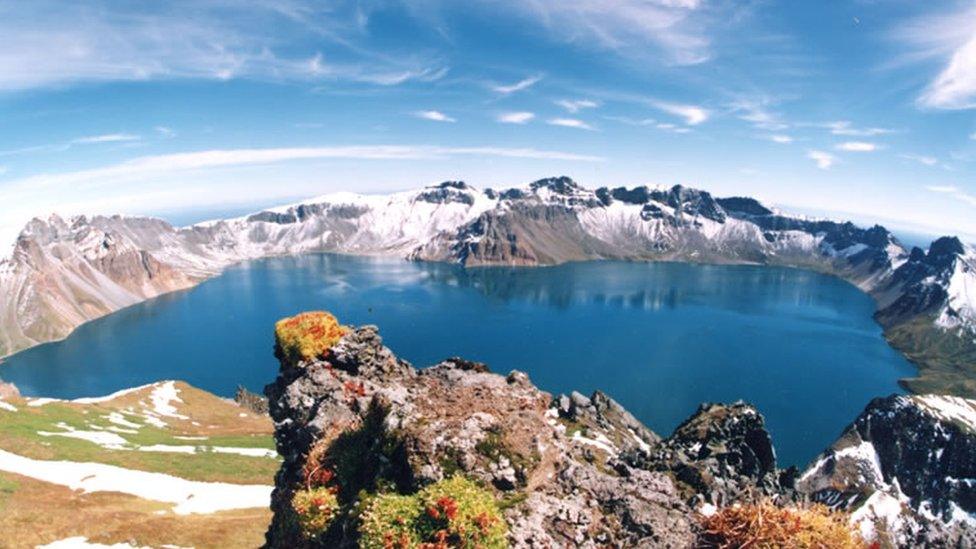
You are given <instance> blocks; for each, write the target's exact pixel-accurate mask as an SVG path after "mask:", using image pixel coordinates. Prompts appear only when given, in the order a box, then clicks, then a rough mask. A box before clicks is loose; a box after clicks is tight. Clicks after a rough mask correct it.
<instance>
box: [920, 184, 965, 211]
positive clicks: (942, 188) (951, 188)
mask: <svg viewBox="0 0 976 549" xmlns="http://www.w3.org/2000/svg"><path fill="white" fill-rule="evenodd" d="M925 190H927V191H929V192H933V193H939V194H945V195H949V196H951V197H952V198H954V199H955V200H960V201H962V202H965V203H967V204H969V205H970V206H974V207H976V195H972V194H969V193H967V192H965V191H963V190H962V189H960V188H959V187H956V186H955V185H929V186H927V187H925Z"/></svg>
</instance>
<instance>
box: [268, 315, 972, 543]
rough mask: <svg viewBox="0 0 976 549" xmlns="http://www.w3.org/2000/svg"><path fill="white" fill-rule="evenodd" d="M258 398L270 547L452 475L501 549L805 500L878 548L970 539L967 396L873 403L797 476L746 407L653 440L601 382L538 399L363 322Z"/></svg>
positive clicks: (667, 527)
mask: <svg viewBox="0 0 976 549" xmlns="http://www.w3.org/2000/svg"><path fill="white" fill-rule="evenodd" d="M265 392H266V394H267V396H268V398H269V404H270V410H271V416H272V418H273V419H274V422H275V437H276V440H277V445H278V451H279V453H280V454H281V455H282V456H283V457H284V463H283V465H282V468H281V470H280V471H279V473H278V475H277V479H276V488H275V492H274V495H273V498H272V509H273V511H274V513H275V516H274V521H273V523H272V526H271V528H270V529H269V531H268V539H267V541H268V545H269V546H271V547H347V546H348V547H352V546H356V544H357V543H361V542H363V539H361V536H362V535H363V534H362V532H363V531H369V528H371V527H373V526H375V517H374V515H372V514H370V510H372V509H374V507H375V503H371V502H375V501H377V500H376V498H377V494H387V495H389V494H399V495H395V496H393V498H401V499H393V500H392V501H396V502H400V503H402V504H403V505H406V503H404V502H406V501H408V500H407V499H406V498H409V497H410V495H411V494H417V493H419V492H421V491H422V490H423V489H424V487H429V486H432V485H437V484H436V483H438V482H442V481H443V480H444V479H446V478H457V477H463V478H466V479H471V480H473V481H474V482H475V484H476V485H478V486H481V487H482V489H483V490H485V491H487V492H488V493H490V496H491V498H492V499H493V500H494V501H496V502H497V507H498V509H499V513H501V516H502V517H503V519H502V520H503V521H504V523H505V524H504V531H505V536H506V540H507V543H509V544H511V545H512V546H514V547H566V546H578V547H606V546H614V547H693V546H696V545H697V544H698V543H699V542H698V540H699V537H698V536H699V526H698V525H699V517H700V513H704V514H708V513H711V512H714V510H715V509H716V508H717V507H722V506H727V505H733V504H735V503H744V502H752V501H769V500H773V501H777V502H779V503H786V502H791V501H802V500H805V499H813V500H815V501H819V502H824V503H826V504H829V505H832V506H834V507H837V508H840V509H843V510H846V511H850V512H852V515H851V521H852V522H853V524H854V525H855V526H856V527H858V528H860V530H861V531H862V532H863V533H864V534H865V537H866V538H867V539H868V540H876V541H878V542H879V543H885V544H887V543H891V544H893V545H895V546H901V547H915V546H928V547H943V546H946V545H947V544H959V545H961V546H968V545H966V544H972V543H973V541H974V540H976V538H974V537H973V536H974V533H976V528H974V527H976V515H974V514H973V513H974V511H976V497H974V495H976V492H974V491H973V487H972V486H973V478H974V469H976V466H974V463H976V462H974V456H976V436H974V434H973V433H974V430H973V429H974V425H976V402H973V401H967V400H964V399H958V398H950V397H933V396H924V397H902V396H898V397H890V398H888V399H878V400H876V401H874V402H872V403H871V404H870V405H869V406H868V408H867V409H866V410H865V412H864V414H862V416H861V417H859V418H858V419H857V420H856V421H855V422H854V423H853V424H852V425H851V427H849V428H848V429H847V431H846V432H845V433H844V435H843V436H842V437H841V439H839V440H838V442H837V443H835V444H834V445H833V447H832V448H831V449H828V450H827V451H826V452H825V453H824V454H823V455H822V456H820V457H819V458H818V459H817V460H816V461H815V462H814V463H813V464H812V465H811V466H810V467H809V469H808V470H806V471H805V472H804V473H803V474H802V475H798V474H797V471H796V470H794V469H789V470H781V469H778V468H777V466H776V457H775V450H774V447H773V443H772V441H771V439H770V436H769V433H768V432H767V431H766V429H765V426H764V421H763V418H762V415H761V414H759V413H758V412H757V411H756V410H755V409H754V408H753V407H751V406H749V405H747V404H744V403H735V404H732V405H721V404H705V405H702V406H701V407H700V408H699V410H698V411H697V412H696V413H695V414H694V415H693V416H692V417H691V418H689V419H688V420H687V421H686V422H685V423H683V424H682V425H681V426H680V427H679V428H678V429H676V430H675V432H674V433H673V434H672V435H671V436H670V437H668V438H665V439H662V438H660V437H659V436H658V435H656V434H654V433H653V432H651V431H649V430H648V429H647V428H646V427H644V426H643V425H642V424H640V422H638V421H637V420H636V419H635V418H634V417H633V416H631V415H630V414H629V413H628V412H627V411H626V410H624V409H623V408H622V407H621V406H620V405H619V404H617V403H616V402H614V401H613V400H612V399H611V398H610V397H608V396H607V395H604V394H602V393H599V392H597V393H595V394H594V395H592V396H591V397H585V396H583V395H581V394H578V393H573V394H571V395H560V396H556V397H552V396H550V395H549V394H547V393H545V392H543V391H541V390H539V389H538V388H536V387H535V386H534V385H533V384H532V383H531V382H530V380H529V379H528V377H527V376H526V375H525V374H524V373H521V372H518V371H513V372H511V373H509V374H508V375H507V376H501V375H498V374H494V373H491V372H490V371H489V370H488V368H487V366H485V365H483V364H479V363H474V362H469V361H466V360H463V359H458V358H452V359H448V360H445V361H444V362H442V363H440V364H437V365H435V366H432V367H430V368H426V369H422V370H418V369H415V368H413V367H412V366H411V365H409V364H407V363H405V362H404V361H402V360H399V359H398V358H397V357H396V356H395V355H394V354H393V353H392V352H391V351H390V350H389V349H387V348H386V347H384V346H383V345H382V341H381V339H380V336H379V334H378V332H377V329H376V328H375V327H370V326H367V327H362V328H359V329H356V330H353V331H352V332H351V333H349V334H348V335H346V336H344V337H343V338H342V339H340V340H339V342H338V343H337V344H336V345H335V346H334V347H333V348H332V349H331V351H329V352H328V353H327V354H326V358H324V359H316V360H310V361H304V362H299V363H297V364H292V363H287V362H283V363H282V369H281V372H280V374H279V376H278V378H277V379H276V380H275V382H274V383H272V384H271V385H268V386H267V387H266V389H265ZM323 470H327V471H328V475H325V476H324V477H323V475H321V471H323ZM798 477H799V478H798ZM323 478H324V480H323ZM317 483H319V484H323V485H325V486H328V489H329V490H330V493H333V494H334V495H335V496H336V498H337V503H336V504H335V507H330V514H329V522H327V527H325V528H322V529H320V530H316V532H315V534H314V535H309V534H308V532H307V531H306V530H303V529H302V527H301V524H303V523H302V521H301V520H300V519H299V517H297V515H296V510H295V507H294V503H293V502H294V501H296V499H295V494H296V492H300V491H303V490H307V489H309V487H311V486H315V485H316V484H317ZM387 497H389V496H387ZM428 511H429V509H428ZM431 513H432V516H434V515H436V514H437V509H436V508H435V509H434V510H433V511H431ZM390 520H392V521H393V522H391V523H390V524H392V526H390V525H388V526H389V528H391V529H394V528H396V524H397V523H396V521H395V519H390ZM371 539H373V538H371ZM396 539H399V538H396ZM396 539H394V538H390V540H391V542H390V543H391V545H390V546H398V545H396V543H399V542H397V541H396ZM448 545H450V544H448Z"/></svg>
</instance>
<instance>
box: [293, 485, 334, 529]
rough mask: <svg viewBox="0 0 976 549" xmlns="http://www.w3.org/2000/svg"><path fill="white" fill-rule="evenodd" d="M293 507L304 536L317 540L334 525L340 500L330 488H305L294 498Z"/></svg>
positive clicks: (296, 493)
mask: <svg viewBox="0 0 976 549" xmlns="http://www.w3.org/2000/svg"><path fill="white" fill-rule="evenodd" d="M291 507H292V509H294V511H295V515H296V516H297V517H298V524H299V526H301V529H302V534H304V535H305V537H307V538H316V537H318V536H320V535H321V534H322V532H325V531H326V530H328V529H329V525H330V524H332V519H333V518H335V516H336V512H337V511H338V510H339V499H338V498H337V497H336V495H335V492H334V491H333V490H331V489H329V488H324V487H317V488H305V489H302V490H298V491H297V492H295V495H294V496H292V498H291Z"/></svg>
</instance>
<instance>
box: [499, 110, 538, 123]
mask: <svg viewBox="0 0 976 549" xmlns="http://www.w3.org/2000/svg"><path fill="white" fill-rule="evenodd" d="M533 118H535V113H531V112H526V111H521V112H505V113H502V114H499V115H498V116H497V117H496V118H495V120H497V121H498V122H501V123H502V124H526V123H528V122H529V121H531V120H532V119H533Z"/></svg>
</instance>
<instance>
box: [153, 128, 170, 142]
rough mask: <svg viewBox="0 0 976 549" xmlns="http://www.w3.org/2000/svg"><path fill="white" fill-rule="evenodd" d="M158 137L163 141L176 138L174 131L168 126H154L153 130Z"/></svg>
mask: <svg viewBox="0 0 976 549" xmlns="http://www.w3.org/2000/svg"><path fill="white" fill-rule="evenodd" d="M153 129H154V130H156V133H158V134H159V136H160V137H162V138H165V139H170V138H173V137H176V130H174V129H173V128H170V127H169V126H156V127H155V128H153Z"/></svg>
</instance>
